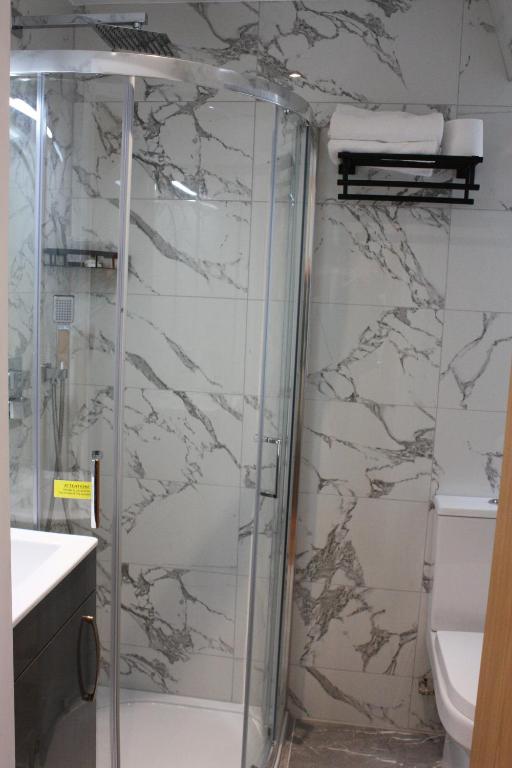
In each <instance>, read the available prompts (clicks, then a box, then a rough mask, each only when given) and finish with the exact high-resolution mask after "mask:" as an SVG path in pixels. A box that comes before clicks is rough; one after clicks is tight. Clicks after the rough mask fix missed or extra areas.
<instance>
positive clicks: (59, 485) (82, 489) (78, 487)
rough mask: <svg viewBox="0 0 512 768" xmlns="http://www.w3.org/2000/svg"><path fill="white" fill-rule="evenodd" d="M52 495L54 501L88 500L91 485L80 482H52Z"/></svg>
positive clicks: (90, 493) (90, 494)
mask: <svg viewBox="0 0 512 768" xmlns="http://www.w3.org/2000/svg"><path fill="white" fill-rule="evenodd" d="M53 495H54V496H55V498H56V499H85V500H87V499H90V498H91V496H92V483H90V482H89V483H87V482H82V481H81V480H54V481H53Z"/></svg>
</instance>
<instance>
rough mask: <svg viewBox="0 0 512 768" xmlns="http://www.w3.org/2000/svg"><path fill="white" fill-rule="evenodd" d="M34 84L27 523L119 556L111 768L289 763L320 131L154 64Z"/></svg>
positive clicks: (22, 369)
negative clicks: (281, 748)
mask: <svg viewBox="0 0 512 768" xmlns="http://www.w3.org/2000/svg"><path fill="white" fill-rule="evenodd" d="M11 74H12V77H11V98H10V105H11V131H10V138H11V158H12V160H11V177H10V178H11V182H10V183H11V199H10V274H9V281H10V284H9V289H10V320H9V323H10V362H9V367H10V385H11V386H10V402H9V408H10V417H11V421H10V424H11V430H10V443H11V481H12V516H13V524H14V525H17V526H25V527H27V526H30V527H37V528H41V529H43V530H53V531H60V532H65V533H71V534H82V535H95V536H97V538H98V551H97V561H98V569H97V616H96V618H97V623H98V627H99V633H100V637H101V671H100V680H99V683H100V685H99V688H98V694H97V697H96V701H95V702H94V703H93V704H91V706H95V707H96V718H97V728H96V753H97V765H98V767H99V768H107V766H112V767H113V768H114V767H115V768H117V767H118V766H122V767H123V768H132V767H133V768H135V766H140V765H148V766H149V765H151V767H152V768H161V767H162V768H163V766H166V768H168V767H169V766H176V768H196V767H197V768H199V766H201V768H217V766H219V767H220V766H222V768H231V767H232V768H239V767H243V768H252V767H254V766H257V767H258V768H260V767H262V766H266V765H272V764H273V761H274V760H275V755H276V753H277V749H278V745H279V739H280V734H281V732H282V729H283V724H284V721H285V693H286V663H287V659H286V655H287V636H288V631H289V601H290V587H291V580H290V575H291V563H292V561H293V547H294V536H293V530H294V514H296V496H297V477H298V463H297V457H298V450H299V440H300V421H301V398H302V387H303V367H304V356H305V327H306V322H307V303H308V285H309V255H308V254H309V252H310V244H311V217H312V202H313V193H312V190H313V189H314V173H315V157H316V150H315V136H314V129H313V128H312V127H311V116H310V112H309V108H308V106H307V104H306V103H305V102H304V101H303V100H302V99H300V98H299V97H297V96H295V95H293V94H291V93H289V92H287V91H286V90H284V89H283V90H280V89H276V88H274V87H273V86H272V87H271V86H270V85H269V84H268V83H266V82H264V81H260V80H257V79H254V80H251V79H247V78H245V77H242V76H241V75H238V74H236V73H234V72H231V71H229V70H225V69H215V68H212V67H209V66H206V65H202V64H196V63H193V62H187V61H181V60H176V59H168V58H162V57H156V56H146V55H140V54H119V53H118V54H114V53H106V52H105V53H104V52H102V53H99V52H84V51H53V52H49V51H45V52H43V51H37V52H36V51H24V52H19V53H15V54H13V57H12V67H11ZM62 480H65V481H69V480H74V481H77V482H78V483H84V484H85V483H89V482H91V480H92V481H93V485H92V486H88V485H77V486H75V488H77V489H79V490H78V492H76V493H75V496H74V498H70V497H69V496H70V494H69V493H67V494H66V493H65V492H64V493H61V492H60V491H59V488H61V485H60V484H59V481H62ZM88 488H89V489H91V488H92V490H89V491H88V490H87V489H88ZM80 489H84V490H83V494H82V495H83V497H82V498H80V494H81V493H82V491H81V490H80ZM66 496H67V497H66ZM89 497H90V498H89Z"/></svg>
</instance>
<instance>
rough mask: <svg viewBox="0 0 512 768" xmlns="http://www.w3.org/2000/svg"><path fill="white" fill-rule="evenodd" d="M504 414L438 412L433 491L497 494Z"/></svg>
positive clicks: (457, 410)
mask: <svg viewBox="0 0 512 768" xmlns="http://www.w3.org/2000/svg"><path fill="white" fill-rule="evenodd" d="M504 429H505V413H489V412H485V411H464V410H460V409H454V410H446V409H444V408H439V409H438V411H437V425H436V441H435V450H434V455H435V480H436V483H435V485H436V491H437V492H438V493H447V494H455V495H456V494H463V495H464V496H488V497H495V496H497V495H498V490H499V478H500V470H501V459H502V455H503V434H504Z"/></svg>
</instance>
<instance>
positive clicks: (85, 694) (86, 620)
mask: <svg viewBox="0 0 512 768" xmlns="http://www.w3.org/2000/svg"><path fill="white" fill-rule="evenodd" d="M85 626H88V627H91V629H92V632H93V636H94V647H95V654H96V671H95V674H94V686H93V689H92V691H88V690H87V689H86V687H85V683H84V677H83V673H82V656H81V651H82V635H83V630H84V627H85ZM100 658H101V646H100V636H99V632H98V625H97V624H96V619H95V618H94V616H82V618H81V619H80V630H79V633H78V684H79V686H80V695H81V696H82V699H83V700H84V701H94V699H95V697H96V689H97V687H98V679H99V676H100Z"/></svg>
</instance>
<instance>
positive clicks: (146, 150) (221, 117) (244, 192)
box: [132, 96, 254, 200]
mask: <svg viewBox="0 0 512 768" xmlns="http://www.w3.org/2000/svg"><path fill="white" fill-rule="evenodd" d="M253 133H254V104H252V103H250V102H247V103H246V102H220V101H215V102H212V103H208V97H207V96H206V97H203V98H202V99H200V100H199V101H198V102H197V103H170V104H168V103H162V104H159V103H147V102H142V103H138V104H137V105H136V108H135V119H134V148H133V157H134V166H133V193H132V197H133V199H136V198H144V199H147V198H149V199H155V198H166V199H168V198H171V199H172V198H178V199H179V198H183V196H184V194H185V197H187V196H188V197H194V196H199V197H200V198H202V199H214V200H249V199H250V198H251V185H252V166H253ZM173 181H178V182H180V183H181V184H183V185H185V186H186V187H187V189H189V190H191V192H192V194H191V195H187V193H184V192H183V191H181V190H179V189H176V187H175V186H174V185H173V184H172V182H173Z"/></svg>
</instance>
